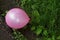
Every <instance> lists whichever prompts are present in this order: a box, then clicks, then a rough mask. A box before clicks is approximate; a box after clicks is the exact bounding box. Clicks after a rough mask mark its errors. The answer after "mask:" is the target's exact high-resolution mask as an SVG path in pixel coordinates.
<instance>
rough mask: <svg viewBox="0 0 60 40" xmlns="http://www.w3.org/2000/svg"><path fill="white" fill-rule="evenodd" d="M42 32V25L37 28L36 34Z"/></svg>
mask: <svg viewBox="0 0 60 40" xmlns="http://www.w3.org/2000/svg"><path fill="white" fill-rule="evenodd" d="M41 32H42V27H40V26H39V27H37V29H36V30H35V33H36V35H37V36H38V35H39V34H40V33H41Z"/></svg>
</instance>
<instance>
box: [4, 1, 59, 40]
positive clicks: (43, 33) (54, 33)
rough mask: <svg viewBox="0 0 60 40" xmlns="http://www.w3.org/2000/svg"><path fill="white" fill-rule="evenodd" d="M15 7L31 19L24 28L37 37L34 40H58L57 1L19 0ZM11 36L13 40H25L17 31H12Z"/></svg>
mask: <svg viewBox="0 0 60 40" xmlns="http://www.w3.org/2000/svg"><path fill="white" fill-rule="evenodd" d="M16 5H17V6H19V7H20V8H22V9H24V10H25V11H26V12H27V14H28V15H29V17H30V18H31V20H30V22H29V25H26V26H27V27H28V28H29V29H30V30H31V31H32V32H33V33H35V34H36V35H37V38H36V40H60V18H59V17H60V14H59V13H60V12H59V9H60V1H59V0H20V1H19V2H16ZM3 15H4V14H3ZM23 29H24V28H23ZM25 29H27V28H25ZM13 36H14V38H15V40H27V38H26V37H25V36H24V35H23V34H22V33H21V32H19V31H14V32H13Z"/></svg>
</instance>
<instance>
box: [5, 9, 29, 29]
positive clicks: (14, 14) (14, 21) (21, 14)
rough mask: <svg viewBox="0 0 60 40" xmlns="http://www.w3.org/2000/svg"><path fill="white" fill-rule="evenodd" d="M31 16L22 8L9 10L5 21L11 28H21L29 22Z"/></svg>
mask: <svg viewBox="0 0 60 40" xmlns="http://www.w3.org/2000/svg"><path fill="white" fill-rule="evenodd" d="M29 20H30V18H29V17H28V15H27V14H26V12H25V11H24V10H22V9H20V8H13V9H11V10H9V11H8V12H7V14H6V16H5V21H6V23H7V25H8V26H9V27H10V28H13V29H20V28H23V27H24V26H25V25H27V23H28V22H29Z"/></svg>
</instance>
